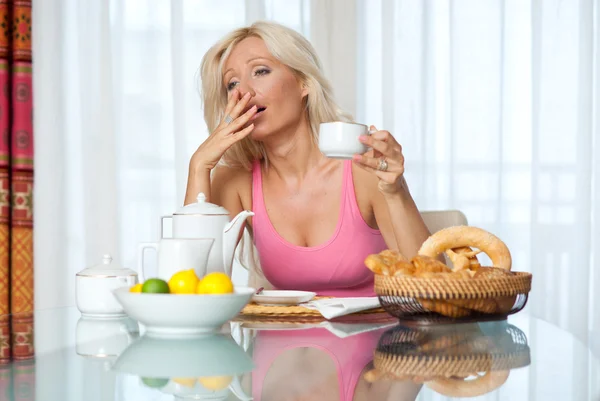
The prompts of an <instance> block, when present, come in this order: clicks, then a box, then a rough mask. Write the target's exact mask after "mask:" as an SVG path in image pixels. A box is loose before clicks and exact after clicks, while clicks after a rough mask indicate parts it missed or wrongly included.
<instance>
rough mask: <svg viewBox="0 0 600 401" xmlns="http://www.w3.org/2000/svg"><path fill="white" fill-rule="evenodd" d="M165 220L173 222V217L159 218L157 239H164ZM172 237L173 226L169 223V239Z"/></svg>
mask: <svg viewBox="0 0 600 401" xmlns="http://www.w3.org/2000/svg"><path fill="white" fill-rule="evenodd" d="M165 219H171V221H172V220H173V216H161V217H160V237H159V238H165V223H164V221H165ZM172 237H173V226H172V223H171V237H169V238H172Z"/></svg>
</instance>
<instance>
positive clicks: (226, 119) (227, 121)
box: [225, 114, 233, 124]
mask: <svg viewBox="0 0 600 401" xmlns="http://www.w3.org/2000/svg"><path fill="white" fill-rule="evenodd" d="M232 121H233V118H231V116H230V115H229V114H227V115H226V116H225V123H227V124H230V123H231V122H232Z"/></svg>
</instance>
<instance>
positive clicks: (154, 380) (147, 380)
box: [142, 377, 169, 388]
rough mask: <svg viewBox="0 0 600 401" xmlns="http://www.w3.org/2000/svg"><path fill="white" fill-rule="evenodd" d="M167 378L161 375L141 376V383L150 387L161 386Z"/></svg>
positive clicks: (167, 380) (166, 381) (165, 383)
mask: <svg viewBox="0 0 600 401" xmlns="http://www.w3.org/2000/svg"><path fill="white" fill-rule="evenodd" d="M168 382H169V379H163V378H161V377H142V383H144V384H145V385H146V386H148V387H151V388H162V387H164V386H166V385H167V383H168Z"/></svg>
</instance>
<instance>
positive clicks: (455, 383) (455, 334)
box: [368, 321, 530, 396]
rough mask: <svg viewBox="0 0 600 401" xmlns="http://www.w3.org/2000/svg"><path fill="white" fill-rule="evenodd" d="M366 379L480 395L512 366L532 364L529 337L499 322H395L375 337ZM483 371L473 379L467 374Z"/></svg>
mask: <svg viewBox="0 0 600 401" xmlns="http://www.w3.org/2000/svg"><path fill="white" fill-rule="evenodd" d="M373 363H374V366H375V369H374V370H373V371H371V372H369V375H368V378H369V377H370V378H371V380H376V379H378V378H387V379H392V380H412V381H415V382H426V383H427V385H428V386H430V387H431V388H433V389H434V390H435V391H438V392H440V393H444V394H446V395H449V396H472V395H476V394H477V395H478V394H484V393H486V392H489V391H492V390H493V389H494V388H497V387H499V386H501V385H502V384H503V383H504V382H505V381H506V379H507V378H508V371H510V370H511V369H515V368H519V367H523V366H527V365H529V363H530V352H529V346H528V345H527V337H526V336H525V334H524V333H523V332H522V331H521V330H519V329H518V328H517V327H515V326H513V325H510V324H507V323H506V322H505V321H500V322H482V323H479V324H476V323H474V324H467V325H465V324H459V325H444V326H430V327H425V328H423V327H420V328H409V327H405V326H396V327H394V328H392V329H390V330H387V331H386V332H385V333H383V335H382V336H381V338H380V339H379V344H378V345H377V349H376V351H375V357H374V360H373ZM480 372H486V375H485V376H478V377H477V379H476V380H470V381H464V379H465V378H467V377H470V376H474V375H477V374H478V373H480Z"/></svg>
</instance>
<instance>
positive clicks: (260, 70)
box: [254, 68, 271, 75]
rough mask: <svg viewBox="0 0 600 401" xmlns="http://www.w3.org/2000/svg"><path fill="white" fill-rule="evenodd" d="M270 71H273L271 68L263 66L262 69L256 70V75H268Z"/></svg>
mask: <svg viewBox="0 0 600 401" xmlns="http://www.w3.org/2000/svg"><path fill="white" fill-rule="evenodd" d="M270 72H271V71H270V70H268V69H266V68H261V69H258V70H256V71H255V72H254V75H266V74H268V73H270Z"/></svg>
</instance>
